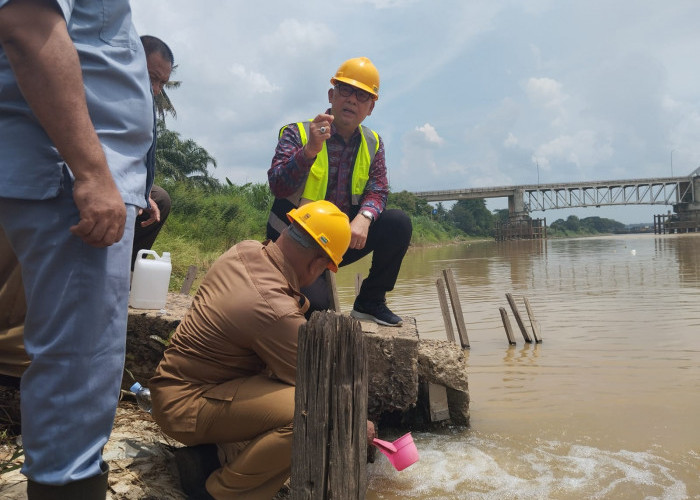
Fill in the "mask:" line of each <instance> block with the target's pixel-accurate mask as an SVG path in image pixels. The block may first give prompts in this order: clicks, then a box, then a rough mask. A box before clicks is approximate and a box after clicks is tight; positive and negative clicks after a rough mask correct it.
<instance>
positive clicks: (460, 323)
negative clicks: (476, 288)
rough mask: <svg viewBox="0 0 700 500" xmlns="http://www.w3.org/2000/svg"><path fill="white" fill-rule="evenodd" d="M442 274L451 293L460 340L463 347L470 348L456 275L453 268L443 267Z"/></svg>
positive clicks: (453, 312)
mask: <svg viewBox="0 0 700 500" xmlns="http://www.w3.org/2000/svg"><path fill="white" fill-rule="evenodd" d="M442 274H443V276H444V277H445V285H446V286H447V292H448V293H449V294H450V303H451V304H452V314H453V315H454V317H455V323H456V324H457V333H458V334H459V341H460V342H461V343H462V349H468V348H469V337H468V336H467V325H465V324H464V313H462V305H461V304H460V303H459V295H458V294H457V284H456V283H455V277H454V275H453V274H452V269H443V271H442Z"/></svg>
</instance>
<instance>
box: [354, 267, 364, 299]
mask: <svg viewBox="0 0 700 500" xmlns="http://www.w3.org/2000/svg"><path fill="white" fill-rule="evenodd" d="M360 287H362V275H361V274H360V273H357V274H355V297H357V296H358V295H360Z"/></svg>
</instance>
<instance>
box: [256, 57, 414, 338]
mask: <svg viewBox="0 0 700 500" xmlns="http://www.w3.org/2000/svg"><path fill="white" fill-rule="evenodd" d="M331 84H332V85H333V87H332V88H331V89H329V90H328V101H329V102H330V105H331V106H330V109H327V110H326V111H325V113H321V114H319V115H317V116H316V117H315V118H314V119H313V120H310V121H305V122H299V123H293V124H290V125H287V126H285V127H283V128H282V130H280V134H279V141H278V144H277V148H276V150H275V155H274V157H273V159H272V165H271V167H270V169H269V170H268V180H269V183H270V189H271V190H272V193H273V194H274V195H275V198H276V199H275V202H274V203H273V206H272V210H271V213H270V217H269V219H268V224H267V236H268V237H269V238H270V239H272V240H274V239H276V238H277V236H278V235H279V234H280V233H281V232H282V231H283V230H284V228H285V227H286V226H287V224H288V222H287V220H286V218H285V217H284V214H285V213H286V212H287V211H288V210H289V209H291V208H293V207H297V206H303V204H304V203H307V202H308V201H314V200H328V201H330V202H332V203H333V204H335V205H336V206H337V207H338V208H340V210H342V211H343V212H344V213H345V214H347V215H348V217H349V218H350V221H351V222H350V226H351V228H352V237H351V239H350V247H349V249H348V251H347V252H346V253H345V255H344V256H343V265H345V264H350V263H352V262H355V261H356V260H358V259H360V258H362V257H364V256H365V255H367V254H369V253H370V252H373V255H372V266H371V268H370V271H369V275H368V276H367V278H365V280H364V281H363V283H362V288H361V289H360V293H359V295H358V296H357V298H356V300H355V304H354V307H353V311H352V312H351V313H350V314H351V315H352V316H354V317H356V318H360V319H371V320H373V321H375V322H377V323H380V324H383V325H389V326H398V325H401V318H400V317H399V316H397V315H396V314H394V313H393V312H392V311H391V310H390V309H389V308H388V307H387V306H386V293H387V292H388V291H391V290H393V288H394V284H395V283H396V278H397V276H398V274H399V270H400V269H401V262H402V260H403V257H404V255H405V253H406V250H407V249H408V245H409V243H410V240H411V232H412V227H411V220H410V218H409V217H408V216H407V215H406V214H405V213H404V212H402V211H401V210H385V207H386V200H387V195H388V193H389V186H388V183H387V177H386V164H385V157H384V144H383V142H382V139H381V137H379V135H378V134H377V133H376V132H374V131H373V130H371V129H369V128H367V127H365V126H363V125H361V123H362V122H363V121H364V119H365V118H366V117H367V116H369V115H370V114H371V113H372V111H373V110H374V105H375V103H376V101H377V99H378V98H379V72H378V71H377V69H376V68H375V66H374V65H373V64H372V62H371V61H370V60H369V59H367V58H366V57H358V58H354V59H349V60H347V61H345V62H344V63H343V64H342V65H341V66H340V68H338V71H337V72H336V74H335V76H334V77H333V78H331ZM303 292H304V294H305V295H306V296H307V297H308V298H309V300H310V302H311V308H312V309H314V310H317V309H326V308H327V307H328V298H327V297H328V296H327V293H326V286H325V283H323V281H322V280H319V282H317V283H315V284H314V285H313V286H312V287H309V288H306V289H304V290H303Z"/></svg>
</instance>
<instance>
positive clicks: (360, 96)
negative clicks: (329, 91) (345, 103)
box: [335, 83, 373, 102]
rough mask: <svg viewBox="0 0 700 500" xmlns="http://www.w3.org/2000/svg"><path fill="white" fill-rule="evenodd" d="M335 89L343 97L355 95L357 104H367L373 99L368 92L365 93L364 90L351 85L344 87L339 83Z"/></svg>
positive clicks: (344, 85)
mask: <svg viewBox="0 0 700 500" xmlns="http://www.w3.org/2000/svg"><path fill="white" fill-rule="evenodd" d="M335 88H336V89H338V92H339V93H340V95H341V96H343V97H350V96H351V95H353V94H355V97H356V98H357V100H358V101H359V102H367V101H369V100H370V99H371V98H372V97H373V96H372V94H370V93H369V92H365V91H364V90H361V89H358V88H357V87H353V86H352V85H346V84H344V83H339V84H338V85H336V86H335Z"/></svg>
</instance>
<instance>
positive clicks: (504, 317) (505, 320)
mask: <svg viewBox="0 0 700 500" xmlns="http://www.w3.org/2000/svg"><path fill="white" fill-rule="evenodd" d="M498 310H499V311H500V313H501V320H502V321H503V327H504V328H505V329H506V337H507V338H508V343H509V344H510V345H515V338H514V337H513V327H512V326H510V320H509V319H508V313H507V312H506V308H505V307H499V308H498Z"/></svg>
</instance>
